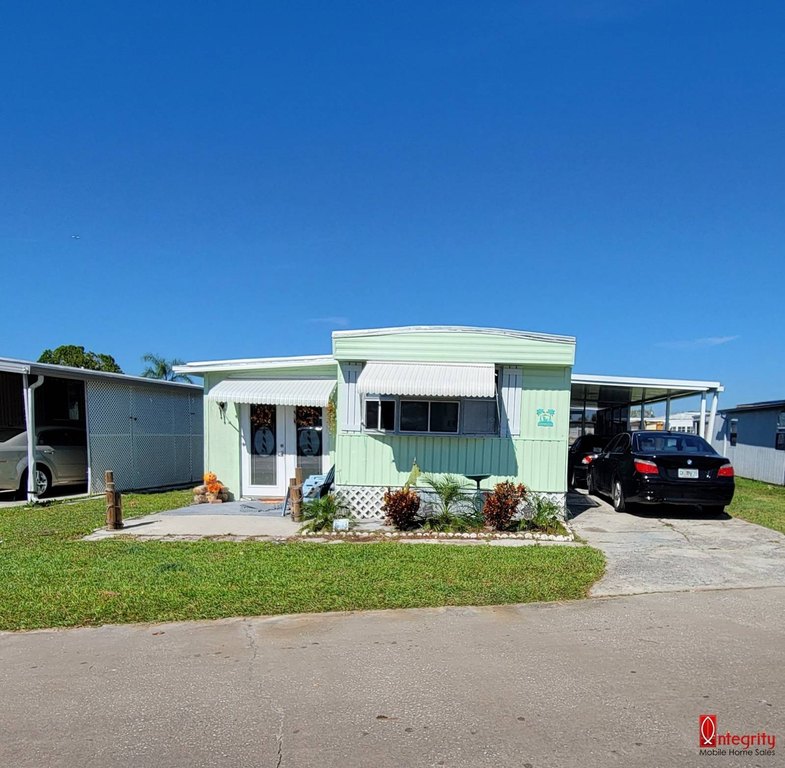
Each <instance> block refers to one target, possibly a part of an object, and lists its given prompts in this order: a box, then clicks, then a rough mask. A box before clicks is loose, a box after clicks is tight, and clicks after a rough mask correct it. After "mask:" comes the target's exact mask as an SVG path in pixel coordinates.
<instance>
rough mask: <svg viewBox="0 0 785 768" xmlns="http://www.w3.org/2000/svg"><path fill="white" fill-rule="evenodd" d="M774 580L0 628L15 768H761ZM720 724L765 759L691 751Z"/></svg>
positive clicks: (773, 676) (773, 666) (784, 708)
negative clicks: (559, 599) (491, 601)
mask: <svg viewBox="0 0 785 768" xmlns="http://www.w3.org/2000/svg"><path fill="white" fill-rule="evenodd" d="M783 604H785V589H759V590H730V591H723V592H697V593H671V594H658V595H639V596H634V597H622V598H609V599H603V600H583V601H576V602H572V603H565V604H558V603H551V604H539V605H536V604H535V605H523V606H505V607H498V608H442V609H424V610H401V611H379V612H358V613H353V614H322V615H314V614H304V615H300V616H291V617H278V618H268V619H230V620H223V621H215V622H194V623H178V624H163V625H131V626H119V627H117V626H115V627H100V628H97V629H76V630H66V631H43V632H30V633H17V634H9V633H0V658H2V660H3V663H2V664H0V691H2V697H3V704H2V706H1V707H0V733H2V734H3V738H2V739H0V765H3V766H14V768H41V767H42V766H47V768H73V766H80V767H81V768H99V767H100V768H104V767H105V766H113V767H114V768H137V767H138V766H156V768H207V767H209V768H215V767H216V766H221V767H222V768H223V767H224V766H233V767H234V766H236V767H237V768H245V767H246V766H270V768H276V767H277V768H312V767H313V768H367V767H368V766H374V768H402V767H403V766H405V767H406V768H420V767H421V766H423V767H425V766H427V767H428V768H431V767H434V766H446V767H447V768H450V767H454V768H468V767H471V768H513V767H514V768H545V766H548V767H549V768H565V767H566V766H576V767H577V766H580V767H581V768H616V766H619V768H621V767H622V766H623V767H624V768H643V767H644V766H646V767H648V766H662V767H669V766H679V768H681V767H682V766H688V765H689V766H697V765H704V764H708V763H711V764H712V765H714V764H719V763H722V765H727V766H737V765H743V766H755V765H758V766H769V765H771V766H774V765H781V764H782V756H781V751H782V740H783V738H785V715H783V712H785V675H783V672H782V649H783V647H785V613H783V611H782V610H781V606H782V605H783ZM701 713H714V714H716V715H717V717H718V726H719V729H718V730H719V731H720V732H722V733H724V732H725V731H726V730H731V731H733V732H736V733H757V732H759V731H766V732H767V733H768V734H775V735H776V736H777V740H778V742H779V743H778V744H777V754H776V757H773V758H772V757H758V758H728V757H724V758H722V757H718V758H714V759H713V760H712V759H710V758H706V757H700V756H699V754H698V728H697V725H698V715H700V714H701Z"/></svg>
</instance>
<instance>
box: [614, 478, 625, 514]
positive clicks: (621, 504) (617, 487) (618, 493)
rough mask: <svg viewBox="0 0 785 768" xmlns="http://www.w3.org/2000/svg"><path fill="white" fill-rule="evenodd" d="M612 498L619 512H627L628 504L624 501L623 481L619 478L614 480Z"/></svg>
mask: <svg viewBox="0 0 785 768" xmlns="http://www.w3.org/2000/svg"><path fill="white" fill-rule="evenodd" d="M611 498H612V500H613V508H614V509H615V510H616V511H617V512H625V511H626V509H627V503H626V502H625V501H624V491H623V490H622V487H621V480H619V478H618V477H616V478H614V480H613V487H612V488H611Z"/></svg>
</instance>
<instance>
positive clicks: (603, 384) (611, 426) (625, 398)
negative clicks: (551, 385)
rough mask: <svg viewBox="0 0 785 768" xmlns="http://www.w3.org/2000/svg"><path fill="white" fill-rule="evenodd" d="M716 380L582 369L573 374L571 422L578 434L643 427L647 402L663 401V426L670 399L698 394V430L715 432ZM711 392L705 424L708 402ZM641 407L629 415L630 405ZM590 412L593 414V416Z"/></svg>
mask: <svg viewBox="0 0 785 768" xmlns="http://www.w3.org/2000/svg"><path fill="white" fill-rule="evenodd" d="M722 391H723V387H722V385H721V384H720V382H718V381H691V380H687V379H651V378H637V377H627V376H597V375H589V374H583V373H574V374H573V375H572V394H571V398H570V424H571V425H572V426H574V427H577V428H578V429H579V430H580V434H582V435H583V434H586V433H587V431H594V433H595V434H598V435H600V434H601V435H613V434H616V433H617V432H623V431H624V430H627V429H644V425H645V414H646V406H648V405H653V404H656V403H665V429H668V427H669V425H670V416H671V403H672V402H673V401H674V400H679V399H682V398H685V397H696V396H698V397H700V420H699V423H698V434H699V435H700V436H701V437H703V438H705V437H706V435H707V434H708V435H713V434H714V422H715V419H716V417H717V404H718V402H719V393H720V392H722ZM709 395H711V404H710V405H709V406H708V407H709V411H708V413H709V418H708V424H707V421H706V413H707V402H708V397H709ZM633 407H638V408H640V416H639V418H637V419H636V418H631V417H630V409H631V408H633ZM592 416H593V417H592Z"/></svg>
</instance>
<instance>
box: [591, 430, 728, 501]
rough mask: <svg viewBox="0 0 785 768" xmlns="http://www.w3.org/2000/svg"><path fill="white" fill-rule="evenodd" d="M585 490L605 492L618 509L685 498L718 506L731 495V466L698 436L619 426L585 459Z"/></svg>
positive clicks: (594, 492) (595, 493)
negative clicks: (602, 447)
mask: <svg viewBox="0 0 785 768" xmlns="http://www.w3.org/2000/svg"><path fill="white" fill-rule="evenodd" d="M586 486H587V487H588V489H589V493H590V494H592V495H597V494H598V493H605V494H608V495H610V497H611V499H612V500H613V507H614V509H615V510H616V511H617V512H624V511H625V509H626V508H627V506H628V505H631V504H690V505H695V506H700V507H703V509H704V511H705V512H711V513H719V512H722V511H723V509H724V508H725V506H726V505H727V504H730V503H731V500H732V499H733V492H734V490H735V483H734V479H733V466H732V465H731V463H730V461H729V460H728V459H726V458H724V457H723V456H720V455H719V454H718V453H717V452H716V451H715V450H714V449H713V448H712V447H711V446H710V445H709V444H708V443H707V442H706V441H705V440H704V439H703V438H702V437H698V436H697V435H689V434H683V433H680V432H622V433H621V434H619V435H616V437H614V438H613V440H611V442H610V443H608V445H607V446H606V448H605V450H604V451H603V452H602V453H601V454H600V455H599V456H597V458H595V459H594V460H593V461H592V462H591V464H589V472H588V475H587V477H586Z"/></svg>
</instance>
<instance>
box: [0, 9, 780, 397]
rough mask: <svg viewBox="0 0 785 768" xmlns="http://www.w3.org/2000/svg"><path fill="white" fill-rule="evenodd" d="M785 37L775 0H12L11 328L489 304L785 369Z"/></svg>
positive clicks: (260, 352) (373, 321) (664, 355)
mask: <svg viewBox="0 0 785 768" xmlns="http://www.w3.org/2000/svg"><path fill="white" fill-rule="evenodd" d="M783 39H785V4H783V3H781V2H756V3H741V2H733V3H730V2H719V1H717V0H713V1H711V2H708V1H707V2H676V1H674V2H665V1H662V2H658V1H657V2H655V1H651V2H647V1H645V0H636V2H612V1H611V0H608V1H603V0H586V1H585V2H582V1H579V0H574V1H571V0H567V1H566V2H559V3H554V2H550V1H545V0H543V1H542V2H521V1H518V2H490V3H477V2H467V3H461V2H436V1H432V2H428V3H422V2H395V3H393V2H367V0H362V1H358V2H340V1H338V0H336V2H331V3H303V2H286V3H273V2H248V3H243V2H231V3H226V2H220V3H219V2H200V3H176V2H167V3H144V2H134V3H123V2H112V3H105V2H101V3H74V4H62V3H45V2H40V3H16V4H13V5H9V6H8V7H7V8H6V9H5V12H4V20H3V24H2V27H1V28H0V66H2V71H3V93H2V99H0V169H1V170H0V261H1V262H2V266H3V273H4V275H5V277H6V290H5V291H4V292H3V301H2V313H1V314H0V323H1V324H2V325H0V339H1V341H2V343H1V344H0V355H3V356H14V357H21V358H36V357H37V356H38V355H39V354H40V352H41V350H42V349H44V348H46V347H54V346H57V345H59V344H68V343H72V344H82V345H84V346H86V347H88V348H89V349H93V350H95V351H98V352H106V353H109V354H112V355H114V356H115V357H116V358H117V359H118V361H119V362H120V364H121V365H122V367H123V368H124V369H125V370H126V371H127V372H129V373H136V372H138V371H139V370H140V369H141V365H142V364H141V361H140V357H141V355H142V354H144V353H145V352H148V351H153V352H157V353H159V354H163V355H166V356H169V357H172V356H177V357H181V358H183V359H186V360H195V359H211V358H225V357H253V356H266V355H278V354H306V353H318V352H328V351H329V348H330V337H329V334H330V331H331V330H332V329H335V328H363V327H373V326H384V325H408V324H466V325H484V326H501V327H511V328H522V329H527V330H538V331H545V332H553V333H563V334H573V335H575V336H577V337H578V353H577V356H578V359H577V364H576V369H577V370H579V371H581V372H587V373H605V374H629V375H650V376H669V377H670V376H673V377H686V378H704V379H719V380H721V381H723V382H724V383H725V384H726V387H727V395H726V396H725V397H724V404H725V405H730V404H732V403H736V402H738V401H749V400H759V399H771V398H781V397H785V376H783V373H784V372H785V363H784V362H783V361H784V360H785V356H784V355H783V353H782V338H783V330H784V329H785V323H784V322H783V293H782V290H783V288H782V286H783V272H784V270H783V257H784V256H785V253H784V251H785V248H784V243H785V142H783V136H785V57H784V56H783V53H782V51H783V48H782V40H783ZM76 236H78V237H76Z"/></svg>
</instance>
